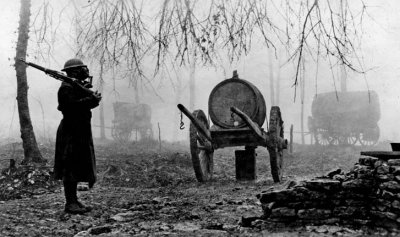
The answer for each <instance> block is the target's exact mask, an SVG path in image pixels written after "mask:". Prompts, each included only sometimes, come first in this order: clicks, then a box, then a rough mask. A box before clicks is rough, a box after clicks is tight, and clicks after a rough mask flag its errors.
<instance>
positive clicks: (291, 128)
mask: <svg viewBox="0 0 400 237" xmlns="http://www.w3.org/2000/svg"><path fill="white" fill-rule="evenodd" d="M289 139H290V140H289V141H290V142H289V152H290V153H293V124H291V125H290V138H289Z"/></svg>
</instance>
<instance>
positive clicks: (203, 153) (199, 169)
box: [189, 110, 214, 182]
mask: <svg viewBox="0 0 400 237" xmlns="http://www.w3.org/2000/svg"><path fill="white" fill-rule="evenodd" d="M193 116H194V117H195V118H196V119H197V120H198V121H200V123H202V124H203V126H204V127H205V128H207V129H209V128H210V125H209V123H208V120H207V117H206V115H205V114H204V112H203V111H202V110H195V111H194V112H193ZM189 131H190V153H191V155H192V163H193V169H194V173H195V175H196V178H197V180H198V181H199V182H206V181H209V180H211V178H212V175H213V169H214V161H213V156H214V150H213V149H212V148H207V147H206V146H205V145H206V141H207V140H206V138H204V137H203V136H202V135H201V133H199V132H198V131H197V129H196V127H195V126H194V125H193V124H192V123H190V128H189Z"/></svg>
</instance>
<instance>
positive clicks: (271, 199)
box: [257, 156, 400, 230]
mask: <svg viewBox="0 0 400 237" xmlns="http://www.w3.org/2000/svg"><path fill="white" fill-rule="evenodd" d="M257 198H258V199H259V200H260V202H261V204H262V208H263V211H264V216H263V217H264V218H265V219H266V220H268V221H271V222H277V223H280V222H286V223H292V224H293V223H294V224H299V225H306V224H311V223H312V224H318V225H323V224H329V225H331V224H345V225H355V226H372V227H384V228H386V229H390V230H399V229H400V160H397V159H389V160H382V159H378V158H374V157H368V156H362V157H361V158H360V159H359V162H358V163H357V164H355V166H354V167H353V168H352V170H350V171H349V172H348V173H343V172H342V171H341V170H340V169H338V170H335V171H332V172H330V173H328V174H327V175H325V176H323V177H319V178H315V179H312V180H308V181H301V182H297V183H296V182H293V183H292V184H290V185H288V187H286V188H285V189H282V190H269V191H263V192H262V193H261V194H258V195H257Z"/></svg>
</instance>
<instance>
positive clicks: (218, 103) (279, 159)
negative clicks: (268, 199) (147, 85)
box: [178, 71, 287, 182]
mask: <svg viewBox="0 0 400 237" xmlns="http://www.w3.org/2000/svg"><path fill="white" fill-rule="evenodd" d="M178 108H179V110H180V111H181V112H182V113H184V114H185V115H186V116H187V117H188V118H189V119H190V121H191V123H190V128H189V129H190V152H191V156H192V163H193V168H194V171H195V175H196V178H197V180H198V181H200V182H204V181H208V180H210V179H211V178H212V174H213V154H214V150H216V149H220V148H224V147H234V146H245V151H236V152H235V154H236V162H238V161H239V160H238V158H239V157H238V154H242V157H243V154H244V155H245V158H244V159H245V160H246V159H247V160H249V159H250V160H251V159H253V161H254V162H255V160H254V159H255V148H256V147H257V146H263V147H267V149H268V152H269V156H270V165H271V173H272V177H273V180H274V181H275V182H279V181H281V179H282V168H283V149H286V147H287V141H286V140H285V139H284V137H283V120H282V117H281V112H280V108H279V107H278V106H272V108H271V111H270V116H269V126H268V131H264V129H263V128H262V127H261V126H262V125H263V123H264V121H265V118H266V106H265V100H264V97H263V96H262V94H261V93H260V91H259V90H258V89H257V88H256V87H255V86H254V85H253V84H252V83H250V82H249V81H246V80H243V79H239V78H238V76H237V73H236V71H235V72H234V76H233V77H232V78H230V79H226V80H224V81H222V82H221V83H219V84H217V85H216V86H215V87H214V89H213V90H212V91H211V94H210V96H209V100H208V114H209V116H210V118H211V121H212V122H213V125H212V126H210V123H209V121H208V119H207V116H206V114H205V113H204V112H203V111H202V110H195V111H194V112H192V113H191V112H189V111H188V110H187V109H186V108H185V107H184V106H183V105H182V104H179V105H178ZM246 156H247V157H246ZM242 163H243V162H242ZM245 163H246V162H245ZM245 163H243V164H245ZM250 166H251V168H252V169H253V171H254V168H255V163H254V164H253V165H250ZM239 168H240V166H239ZM236 174H237V177H238V163H236Z"/></svg>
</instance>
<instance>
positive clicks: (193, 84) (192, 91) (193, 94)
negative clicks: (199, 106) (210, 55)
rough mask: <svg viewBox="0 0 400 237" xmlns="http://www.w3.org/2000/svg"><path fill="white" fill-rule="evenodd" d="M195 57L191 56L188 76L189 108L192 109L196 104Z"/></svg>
mask: <svg viewBox="0 0 400 237" xmlns="http://www.w3.org/2000/svg"><path fill="white" fill-rule="evenodd" d="M195 75H196V58H195V57H193V62H192V63H191V65H190V78H189V93H190V94H189V110H190V111H193V110H194V109H195V108H194V107H195V104H196V77H195Z"/></svg>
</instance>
